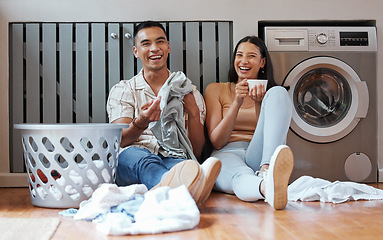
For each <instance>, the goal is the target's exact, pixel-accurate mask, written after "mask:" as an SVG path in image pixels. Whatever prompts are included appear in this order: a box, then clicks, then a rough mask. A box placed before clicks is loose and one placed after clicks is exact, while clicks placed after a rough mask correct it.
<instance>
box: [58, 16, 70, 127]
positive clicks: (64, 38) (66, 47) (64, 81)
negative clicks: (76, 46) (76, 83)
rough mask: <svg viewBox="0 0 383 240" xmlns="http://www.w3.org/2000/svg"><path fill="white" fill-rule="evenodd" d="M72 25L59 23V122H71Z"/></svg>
mask: <svg viewBox="0 0 383 240" xmlns="http://www.w3.org/2000/svg"><path fill="white" fill-rule="evenodd" d="M72 39H73V26H72V24H71V23H60V24H59V61H60V63H59V69H60V70H59V109H60V119H59V122H60V123H72V122H73V77H72V75H73V67H72V66H73V62H72V60H73V59H72V51H73V46H72Z"/></svg>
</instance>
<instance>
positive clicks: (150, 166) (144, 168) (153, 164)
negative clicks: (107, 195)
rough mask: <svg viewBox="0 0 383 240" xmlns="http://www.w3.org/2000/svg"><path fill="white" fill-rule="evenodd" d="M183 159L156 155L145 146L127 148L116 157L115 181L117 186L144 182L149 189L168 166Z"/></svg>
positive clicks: (159, 178) (158, 180)
mask: <svg viewBox="0 0 383 240" xmlns="http://www.w3.org/2000/svg"><path fill="white" fill-rule="evenodd" d="M183 160H184V159H176V158H165V157H163V156H161V155H160V156H158V155H156V154H153V153H151V152H150V151H149V150H147V149H145V148H138V147H130V148H127V149H126V150H124V151H123V152H121V153H120V155H119V157H118V165H117V170H116V183H117V185H119V186H128V185H131V184H144V185H145V186H146V187H147V188H148V189H151V188H152V187H154V186H155V185H157V184H158V183H159V182H160V181H161V178H162V176H163V175H164V174H165V173H166V172H168V171H169V169H170V168H172V167H173V166H174V165H176V164H177V163H179V162H180V161H183Z"/></svg>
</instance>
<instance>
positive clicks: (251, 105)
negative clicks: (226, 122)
mask: <svg viewBox="0 0 383 240" xmlns="http://www.w3.org/2000/svg"><path fill="white" fill-rule="evenodd" d="M230 85H233V83H230V82H226V83H221V84H220V94H219V102H220V103H221V106H222V114H223V116H222V117H225V116H226V114H227V112H228V110H229V108H230V106H231V104H232V103H233V101H234V96H235V92H234V88H233V89H232V90H230ZM260 108H261V103H260V102H259V103H255V102H254V101H253V100H251V101H244V103H243V104H242V106H241V108H240V109H239V112H238V116H237V120H236V122H235V125H234V128H233V131H232V133H231V136H230V138H229V142H235V141H246V142H250V141H251V138H252V137H253V134H254V131H255V127H256V126H257V122H258V117H259V116H258V113H259V112H260Z"/></svg>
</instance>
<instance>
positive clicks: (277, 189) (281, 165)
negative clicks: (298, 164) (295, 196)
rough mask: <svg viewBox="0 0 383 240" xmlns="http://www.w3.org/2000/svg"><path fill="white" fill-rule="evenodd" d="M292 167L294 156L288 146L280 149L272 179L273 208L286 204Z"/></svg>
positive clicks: (282, 206)
mask: <svg viewBox="0 0 383 240" xmlns="http://www.w3.org/2000/svg"><path fill="white" fill-rule="evenodd" d="M293 168H294V156H293V152H292V151H291V149H290V148H288V147H285V148H282V149H281V150H280V152H279V153H278V156H277V158H276V160H275V165H274V172H273V178H274V179H273V181H274V208H275V209H276V210H280V209H283V208H285V207H286V205H287V186H288V184H289V180H290V175H291V173H292V171H293Z"/></svg>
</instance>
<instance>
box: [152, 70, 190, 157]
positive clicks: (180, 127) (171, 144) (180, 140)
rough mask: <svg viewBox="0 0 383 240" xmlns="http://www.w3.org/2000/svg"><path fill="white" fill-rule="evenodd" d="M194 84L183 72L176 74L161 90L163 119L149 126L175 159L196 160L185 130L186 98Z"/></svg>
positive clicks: (173, 74) (172, 75)
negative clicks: (184, 101) (184, 104)
mask: <svg viewBox="0 0 383 240" xmlns="http://www.w3.org/2000/svg"><path fill="white" fill-rule="evenodd" d="M192 91H193V89H192V82H191V81H190V79H188V78H187V77H186V76H185V74H184V73H183V72H174V73H172V74H171V75H170V76H169V78H168V79H167V80H166V82H165V84H164V85H163V86H162V88H161V89H160V91H159V93H158V96H161V102H160V108H161V117H160V120H159V121H157V122H152V123H150V125H149V128H150V130H151V131H152V133H153V134H154V136H155V137H156V138H157V141H158V143H159V144H160V146H161V147H162V148H163V149H165V150H166V151H168V152H169V154H170V155H171V156H173V157H177V158H184V159H195V160H196V157H195V156H194V154H193V148H192V145H191V142H190V140H189V138H188V136H187V132H186V128H185V118H184V107H183V103H182V100H183V98H184V96H185V95H186V94H188V93H190V92H192Z"/></svg>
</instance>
